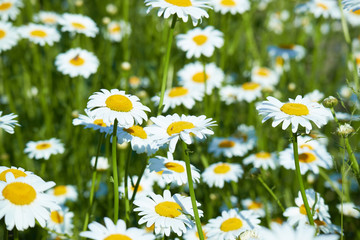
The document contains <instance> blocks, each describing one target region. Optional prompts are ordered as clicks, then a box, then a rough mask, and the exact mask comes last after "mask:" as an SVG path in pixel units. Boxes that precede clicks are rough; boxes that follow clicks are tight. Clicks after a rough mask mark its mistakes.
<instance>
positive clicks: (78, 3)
mask: <svg viewBox="0 0 360 240" xmlns="http://www.w3.org/2000/svg"><path fill="white" fill-rule="evenodd" d="M82 5H84V1H83V0H76V1H75V6H77V7H81V6H82Z"/></svg>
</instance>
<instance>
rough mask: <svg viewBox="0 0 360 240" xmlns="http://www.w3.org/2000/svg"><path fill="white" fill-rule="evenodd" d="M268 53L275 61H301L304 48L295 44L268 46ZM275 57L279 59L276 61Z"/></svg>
mask: <svg viewBox="0 0 360 240" xmlns="http://www.w3.org/2000/svg"><path fill="white" fill-rule="evenodd" d="M268 52H269V55H270V57H272V58H276V61H282V62H283V64H284V60H289V59H296V60H301V59H303V58H304V56H305V48H304V47H303V46H300V45H295V44H282V45H279V46H269V47H268ZM277 57H281V58H279V59H277Z"/></svg>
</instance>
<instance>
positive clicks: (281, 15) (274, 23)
mask: <svg viewBox="0 0 360 240" xmlns="http://www.w3.org/2000/svg"><path fill="white" fill-rule="evenodd" d="M289 18H290V14H289V12H288V11H287V10H283V11H281V12H274V13H271V14H270V15H269V22H268V28H269V30H271V31H272V32H274V33H276V34H281V33H283V31H284V25H285V23H286V21H287V20H288V19H289Z"/></svg>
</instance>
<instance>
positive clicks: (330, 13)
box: [306, 0, 341, 19]
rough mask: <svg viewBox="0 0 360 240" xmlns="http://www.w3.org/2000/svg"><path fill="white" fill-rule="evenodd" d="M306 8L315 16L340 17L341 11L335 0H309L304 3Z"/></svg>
mask: <svg viewBox="0 0 360 240" xmlns="http://www.w3.org/2000/svg"><path fill="white" fill-rule="evenodd" d="M306 7H307V10H308V11H309V12H310V13H312V14H314V16H315V17H316V18H320V17H323V18H333V19H340V17H341V13H340V8H339V6H338V2H337V1H336V0H311V1H309V2H308V3H306Z"/></svg>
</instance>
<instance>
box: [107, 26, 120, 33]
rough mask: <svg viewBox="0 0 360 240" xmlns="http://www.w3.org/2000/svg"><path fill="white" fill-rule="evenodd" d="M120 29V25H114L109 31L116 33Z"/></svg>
mask: <svg viewBox="0 0 360 240" xmlns="http://www.w3.org/2000/svg"><path fill="white" fill-rule="evenodd" d="M120 31H121V28H120V25H115V26H113V27H112V28H111V29H110V32H111V33H118V32H120Z"/></svg>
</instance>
